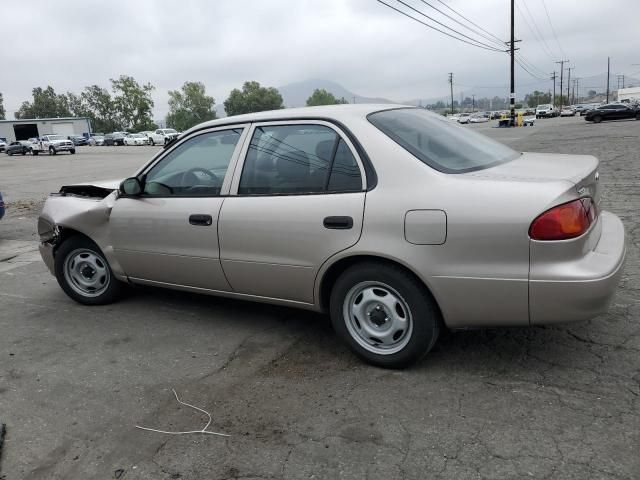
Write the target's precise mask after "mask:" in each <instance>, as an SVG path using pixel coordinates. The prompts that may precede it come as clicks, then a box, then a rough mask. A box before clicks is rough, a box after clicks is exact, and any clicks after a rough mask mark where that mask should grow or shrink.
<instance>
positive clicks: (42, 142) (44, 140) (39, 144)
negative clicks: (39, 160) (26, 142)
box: [31, 135, 76, 155]
mask: <svg viewBox="0 0 640 480" xmlns="http://www.w3.org/2000/svg"><path fill="white" fill-rule="evenodd" d="M31 142H32V143H33V150H32V152H33V154H34V155H38V154H39V153H45V152H47V153H49V155H56V154H57V153H58V152H69V153H71V154H74V153H76V147H75V145H74V144H73V142H72V141H71V140H69V139H68V138H65V137H63V136H62V135H43V136H41V137H40V138H37V139H31Z"/></svg>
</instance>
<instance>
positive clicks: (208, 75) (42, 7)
mask: <svg viewBox="0 0 640 480" xmlns="http://www.w3.org/2000/svg"><path fill="white" fill-rule="evenodd" d="M387 1H388V3H393V4H394V5H396V6H399V7H401V6H400V4H398V3H395V0H387ZM405 1H406V2H407V3H410V4H411V5H413V6H414V7H415V8H417V9H419V10H421V11H423V12H424V13H425V14H428V15H433V16H436V15H437V13H436V12H435V11H434V10H432V9H430V8H429V7H428V6H427V5H426V4H425V3H423V2H421V1H419V0H405ZM517 1H518V4H519V5H520V6H521V7H520V8H521V9H522V12H523V15H525V16H526V15H527V13H526V11H525V10H524V8H523V7H524V2H523V0H517ZM544 1H545V4H546V6H547V7H548V9H549V13H550V15H551V18H552V21H553V25H554V27H555V31H556V33H557V35H558V42H556V40H555V38H554V36H553V33H552V30H551V28H550V25H549V21H548V19H547V17H546V14H545V10H544V5H543V0H527V3H526V6H527V7H528V9H529V11H530V12H531V17H533V20H532V19H531V17H528V23H529V25H527V23H525V22H524V21H523V19H522V17H521V15H520V12H517V14H516V32H517V33H516V36H517V37H518V38H519V39H521V40H522V42H521V43H519V47H521V53H522V54H523V55H524V56H525V57H526V59H527V60H528V62H530V63H531V64H533V65H534V66H535V67H536V68H537V69H538V70H536V72H537V74H538V76H540V77H543V75H542V74H543V73H544V74H547V75H548V74H549V73H550V72H551V71H552V70H554V69H556V70H557V68H558V66H557V65H555V64H554V63H553V62H554V60H560V59H561V58H560V57H561V56H562V54H561V51H560V50H563V51H564V52H565V53H566V55H567V56H568V57H569V59H570V60H571V65H572V66H574V67H575V70H574V71H572V76H581V77H588V76H592V75H596V74H600V73H602V72H604V71H606V57H607V56H608V55H609V56H611V57H612V77H613V78H614V79H615V74H617V73H627V74H628V73H631V72H633V71H634V70H636V71H637V70H640V67H634V66H632V65H631V64H632V63H638V62H640V59H639V58H638V56H637V48H635V46H636V45H637V34H636V27H635V24H634V22H632V21H627V20H625V19H631V18H639V17H640V2H629V1H624V0H613V1H611V2H607V5H606V7H605V6H603V5H602V3H601V2H584V1H579V0H566V1H563V2H557V1H552V0H544ZM428 3H431V4H433V5H434V6H439V8H441V9H443V11H446V12H448V13H449V14H451V15H453V13H452V12H451V11H449V10H446V8H445V7H443V6H442V4H441V3H439V2H437V0H431V1H429V2H428ZM446 3H447V5H449V6H451V8H454V9H456V10H458V11H460V12H462V13H463V14H464V15H465V16H466V17H468V18H470V19H472V20H473V21H474V22H476V23H477V24H478V25H481V26H482V27H483V28H485V29H486V30H488V31H490V32H492V33H493V34H495V35H496V36H498V37H499V38H501V39H505V40H506V39H507V36H508V32H509V11H508V8H507V4H508V2H506V1H505V0H484V1H482V2H478V1H470V0H455V1H453V0H452V1H448V0H447V2H446ZM3 7H4V8H3V10H4V11H5V12H9V14H8V15H7V16H5V20H6V21H5V22H3V34H2V36H3V39H5V42H3V43H4V48H3V50H4V55H3V57H4V58H3V69H2V70H3V72H2V78H1V79H2V83H1V84H0V89H1V91H2V93H3V94H4V98H5V107H6V109H7V112H9V114H11V112H13V111H15V110H16V109H17V108H18V107H19V105H20V103H21V102H22V101H23V100H27V99H30V96H31V95H30V93H31V89H32V88H33V87H36V86H43V87H44V86H47V85H51V86H53V87H54V88H55V89H56V91H58V92H65V91H72V92H78V91H80V90H82V88H83V87H84V86H86V85H91V84H99V85H103V86H109V78H115V77H117V76H119V75H120V74H128V75H133V76H134V77H135V78H136V79H137V80H138V81H139V82H151V83H152V84H153V85H155V86H156V91H155V92H154V99H155V101H156V108H155V114H156V117H158V118H160V117H162V116H164V114H165V113H166V111H167V104H166V102H167V98H168V97H167V90H170V89H176V88H179V87H180V86H181V85H182V83H183V82H184V81H192V80H198V81H202V82H204V83H205V85H206V86H207V91H208V93H209V94H210V95H213V96H214V97H215V99H216V103H217V104H221V103H222V102H223V101H224V99H225V98H226V96H227V95H228V93H229V91H230V90H231V89H232V88H235V87H239V86H241V85H242V83H243V82H244V81H246V80H254V79H255V80H258V81H259V82H261V83H263V84H266V85H269V86H279V85H283V84H287V83H291V82H295V81H299V80H304V79H308V78H326V79H329V80H333V81H336V82H338V83H341V84H342V85H344V86H345V87H346V88H348V89H349V90H352V91H354V92H356V93H357V94H359V95H363V96H377V97H387V98H391V99H395V100H399V101H401V100H405V99H410V98H419V97H420V98H434V97H445V96H446V95H447V94H448V85H447V73H448V72H454V73H455V82H456V83H457V84H458V85H460V86H457V87H456V90H457V91H460V90H464V92H465V94H471V93H475V94H476V96H482V95H484V93H485V92H486V91H489V90H488V89H486V88H484V87H487V86H492V87H496V86H497V87H498V91H500V90H501V89H500V86H504V93H506V92H507V87H506V86H507V85H508V83H509V77H508V75H509V58H508V56H507V55H506V54H503V53H495V52H488V51H484V50H480V49H478V48H474V47H471V46H468V45H465V44H463V43H461V42H458V41H456V40H453V39H450V38H447V37H445V36H443V35H442V34H439V33H437V32H434V31H432V30H429V29H427V28H426V27H424V26H422V25H420V24H418V23H417V22H414V21H412V20H410V19H408V18H406V17H403V16H401V15H399V14H397V13H396V12H394V11H392V10H390V9H388V8H386V7H384V6H383V5H381V4H380V3H378V2H376V1H375V0H322V1H320V0H268V1H262V0H217V1H206V0H201V1H197V0H182V1H176V0H172V1H169V0H137V1H135V2H131V1H126V0H112V1H109V2H100V3H97V2H86V1H83V0H76V1H72V0H57V1H56V2H51V1H47V0H40V1H30V2H24V1H15V0H5V2H3ZM405 10H406V8H405ZM607 12H609V13H611V14H615V15H614V17H615V18H617V19H618V20H615V21H604V20H603V18H604V17H606V16H607V15H608V13H607ZM620 12H624V15H620ZM414 15H416V16H417V14H414ZM438 18H439V19H441V21H443V23H447V24H450V25H452V26H455V27H456V28H462V27H460V26H459V25H455V24H454V23H453V22H451V21H450V20H449V19H446V18H443V17H441V16H438ZM52 19H53V21H52ZM423 20H424V18H423ZM25 25H28V28H25ZM530 27H531V30H535V29H536V27H537V29H538V30H539V35H536V34H534V33H532V32H531V31H530ZM465 32H466V33H467V34H469V35H472V36H473V35H474V34H473V33H470V32H469V31H467V30H465ZM539 36H542V37H543V38H544V42H545V43H546V45H543V44H542V42H540V41H539V38H538V37H539ZM6 39H11V41H9V42H7V41H6ZM558 43H559V44H560V46H559V45H558ZM547 50H551V55H549V53H548V52H547ZM517 85H519V86H520V87H519V88H517V90H518V94H519V95H524V94H525V93H527V92H528V91H530V90H531V89H533V88H544V89H548V88H551V82H550V81H549V80H547V79H546V78H545V79H542V80H540V79H536V78H533V77H531V76H530V75H529V74H527V73H526V72H524V71H522V70H520V69H519V68H518V70H517ZM493 91H495V88H494V89H493V90H492V92H493Z"/></svg>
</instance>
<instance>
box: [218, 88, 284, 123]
mask: <svg viewBox="0 0 640 480" xmlns="http://www.w3.org/2000/svg"><path fill="white" fill-rule="evenodd" d="M280 108H284V105H283V103H282V95H280V92H278V90H277V89H275V88H273V87H268V88H267V87H261V86H260V84H259V83H258V82H255V81H253V82H245V83H244V85H243V86H242V91H240V90H238V89H237V88H234V89H233V90H232V91H231V93H230V94H229V98H227V99H226V100H225V101H224V111H225V112H227V115H229V116H231V115H240V114H242V113H252V112H263V111H265V110H278V109H280Z"/></svg>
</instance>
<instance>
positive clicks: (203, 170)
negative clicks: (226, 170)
mask: <svg viewBox="0 0 640 480" xmlns="http://www.w3.org/2000/svg"><path fill="white" fill-rule="evenodd" d="M196 173H204V174H205V175H206V176H207V177H209V178H210V179H211V180H217V179H218V177H217V176H216V174H215V173H213V172H211V171H209V170H207V169H206V168H202V167H194V168H190V169H189V170H187V171H186V172H184V173H183V174H182V177H181V178H180V185H182V186H183V187H184V188H189V187H192V186H193V185H190V184H188V183H187V177H188V176H189V175H193V176H194V177H195V178H196V181H197V180H198V176H197V175H196ZM192 183H193V182H192Z"/></svg>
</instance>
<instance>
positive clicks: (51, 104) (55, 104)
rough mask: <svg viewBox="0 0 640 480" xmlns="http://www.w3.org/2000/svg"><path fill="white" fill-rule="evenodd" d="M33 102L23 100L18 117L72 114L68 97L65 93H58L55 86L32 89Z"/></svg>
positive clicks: (47, 116)
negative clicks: (54, 88)
mask: <svg viewBox="0 0 640 480" xmlns="http://www.w3.org/2000/svg"><path fill="white" fill-rule="evenodd" d="M31 92H32V95H33V102H29V101H25V102H22V105H20V108H19V109H18V111H17V112H16V118H55V117H68V116H70V115H71V112H70V111H69V106H68V102H67V98H66V96H65V95H64V94H62V95H58V94H57V93H56V92H55V91H54V90H53V87H50V86H48V87H47V88H46V89H44V90H43V89H42V87H36V88H34V89H33V90H32V91H31Z"/></svg>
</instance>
